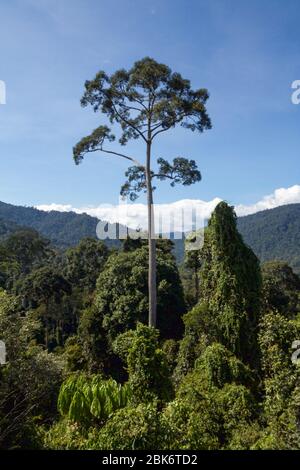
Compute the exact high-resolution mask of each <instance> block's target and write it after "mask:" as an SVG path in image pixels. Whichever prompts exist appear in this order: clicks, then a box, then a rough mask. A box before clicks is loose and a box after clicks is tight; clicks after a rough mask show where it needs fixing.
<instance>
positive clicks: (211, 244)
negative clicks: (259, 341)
mask: <svg viewBox="0 0 300 470" xmlns="http://www.w3.org/2000/svg"><path fill="white" fill-rule="evenodd" d="M202 263H203V265H202V269H201V282H200V290H201V299H202V302H203V303H204V304H206V305H207V309H208V314H209V318H210V322H209V323H210V330H211V332H214V334H216V335H217V338H216V339H217V340H218V341H220V342H221V343H222V344H224V345H225V346H226V347H227V348H228V349H229V350H230V351H232V352H233V353H234V354H236V355H237V356H239V357H240V358H242V359H243V360H244V361H245V362H246V363H251V364H254V363H255V361H256V357H255V356H257V345H256V335H257V325H258V321H259V312H260V298H261V273H260V266H259V261H258V259H257V257H256V256H255V254H254V253H253V252H252V251H251V249H250V248H248V247H247V246H246V245H245V244H244V242H243V239H242V237H241V235H240V234H239V232H238V230H237V227H236V215H235V213H234V210H233V208H232V207H230V206H228V205H227V204H226V203H225V202H220V203H219V204H218V205H217V207H216V209H215V210H214V212H213V214H212V216H211V219H210V221H209V224H208V227H207V229H206V232H205V236H204V246H203V249H202Z"/></svg>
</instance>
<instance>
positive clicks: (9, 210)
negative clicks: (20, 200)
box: [0, 202, 118, 249]
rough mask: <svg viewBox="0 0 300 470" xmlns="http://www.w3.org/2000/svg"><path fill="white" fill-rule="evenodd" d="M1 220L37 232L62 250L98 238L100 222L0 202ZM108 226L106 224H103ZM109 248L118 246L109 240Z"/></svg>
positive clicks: (74, 215)
mask: <svg viewBox="0 0 300 470" xmlns="http://www.w3.org/2000/svg"><path fill="white" fill-rule="evenodd" d="M0 219H2V220H3V221H5V222H6V223H7V224H9V223H11V222H12V223H14V224H17V225H21V226H26V227H30V228H33V229H35V230H37V231H38V232H39V233H40V234H41V235H43V236H44V237H46V238H48V239H49V240H51V242H52V243H53V244H54V245H55V246H57V247H59V248H62V249H65V248H68V247H71V246H75V245H77V244H78V243H79V241H80V240H81V239H82V238H85V237H91V238H96V227H97V224H98V223H99V220H98V219H96V218H95V217H91V216H90V215H87V214H76V213H75V212H58V211H51V212H44V211H40V210H38V209H35V208H33V207H23V206H14V205H12V204H7V203H5V202H0ZM102 224H103V226H106V225H107V224H106V222H102ZM107 244H108V245H109V246H116V245H118V242H117V241H114V240H108V241H107Z"/></svg>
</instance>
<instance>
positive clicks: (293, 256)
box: [238, 204, 300, 273]
mask: <svg viewBox="0 0 300 470" xmlns="http://www.w3.org/2000/svg"><path fill="white" fill-rule="evenodd" d="M238 229H239V231H240V233H241V234H242V235H243V238H244V240H245V242H246V243H247V244H248V245H249V246H251V248H252V249H253V251H254V253H255V254H256V255H257V256H258V258H259V259H260V260H261V261H262V262H265V261H273V260H277V261H284V262H286V263H288V264H289V265H290V266H291V267H292V268H293V269H294V271H295V272H297V273H300V251H299V247H300V204H289V205H284V206H280V207H276V208H275V209H271V210H266V211H261V212H257V213H256V214H253V215H248V216H247V217H240V218H239V219H238Z"/></svg>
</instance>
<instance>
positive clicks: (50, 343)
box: [0, 203, 300, 450]
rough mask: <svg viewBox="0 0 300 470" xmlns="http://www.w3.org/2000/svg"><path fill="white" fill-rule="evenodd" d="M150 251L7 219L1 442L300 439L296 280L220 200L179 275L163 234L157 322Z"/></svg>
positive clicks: (184, 445)
mask: <svg viewBox="0 0 300 470" xmlns="http://www.w3.org/2000/svg"><path fill="white" fill-rule="evenodd" d="M18 222H19V223H20V222H21V221H20V220H18ZM147 250H148V247H147V244H146V243H145V242H144V241H140V240H137V241H130V240H126V241H125V242H124V243H123V246H122V247H121V249H120V250H115V249H114V248H111V249H110V248H108V247H107V246H105V245H104V243H103V242H100V241H97V240H95V239H93V238H85V239H83V240H81V242H80V243H79V244H78V245H77V246H76V247H72V248H68V249H67V250H66V251H65V252H61V251H57V249H56V248H55V247H53V246H52V245H51V244H50V243H49V241H47V240H46V239H44V238H42V237H41V236H40V235H39V234H38V233H37V232H36V231H34V230H32V229H25V228H23V229H21V228H20V229H18V230H17V231H16V232H14V233H11V234H9V230H8V232H7V234H6V237H5V238H4V239H3V241H2V242H1V243H0V332H1V339H2V340H4V341H5V343H6V347H7V355H8V357H7V359H8V362H7V364H6V365H4V366H1V368H0V383H1V387H0V448H5V449H7V448H10V449H11V448H31V449H32V448H41V449H112V450H115V449H300V432H299V425H300V421H299V416H300V409H299V403H300V402H299V397H300V382H299V379H300V365H298V364H296V363H295V362H293V361H292V354H293V348H292V344H293V342H294V341H295V340H300V321H299V320H300V317H299V312H300V302H299V296H300V280H299V277H298V276H297V275H296V274H295V273H294V272H293V270H292V269H291V268H290V267H289V266H288V265H287V264H286V263H284V262H279V261H273V262H269V263H266V264H265V265H263V266H262V268H261V267H260V264H259V262H258V259H257V258H256V256H255V254H254V253H253V252H252V251H251V249H250V248H248V247H247V245H245V243H244V241H243V239H242V237H241V235H240V234H239V233H238V231H237V220H236V217H235V214H234V211H233V209H232V208H231V207H229V206H228V205H227V204H226V203H220V204H219V205H218V206H217V208H216V209H215V211H214V213H213V214H212V217H211V220H210V222H209V224H208V227H207V229H206V232H205V242H204V246H203V248H202V249H201V250H199V251H195V252H194V253H193V254H192V256H191V255H190V254H189V255H188V256H187V257H186V260H185V263H184V265H183V266H182V267H181V269H180V272H179V270H178V267H177V264H176V262H175V258H174V255H173V252H172V243H171V242H170V241H166V240H160V241H158V243H157V274H158V311H159V315H158V319H159V323H158V326H157V329H154V328H153V327H148V326H147V307H148V305H147V304H148V291H147V255H148V253H147Z"/></svg>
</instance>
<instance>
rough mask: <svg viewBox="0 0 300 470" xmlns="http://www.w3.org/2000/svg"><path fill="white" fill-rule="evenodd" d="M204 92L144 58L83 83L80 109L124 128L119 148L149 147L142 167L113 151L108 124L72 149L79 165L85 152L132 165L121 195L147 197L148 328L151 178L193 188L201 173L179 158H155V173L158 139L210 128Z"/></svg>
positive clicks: (152, 291)
mask: <svg viewBox="0 0 300 470" xmlns="http://www.w3.org/2000/svg"><path fill="white" fill-rule="evenodd" d="M207 99H208V92H207V90H206V89H198V90H192V89H191V84H190V81H189V80H186V79H183V78H182V76H181V75H180V74H179V73H177V72H172V71H171V70H170V68H169V67H167V66H166V65H164V64H160V63H158V62H156V61H155V60H153V59H151V58H149V57H145V58H144V59H142V60H140V61H138V62H136V63H135V64H134V65H133V67H132V68H131V69H130V70H124V69H121V70H117V71H116V72H115V73H114V74H112V75H111V76H109V75H107V74H106V73H105V72H104V71H100V72H98V73H97V75H96V77H95V78H94V80H92V81H87V82H86V83H85V93H84V95H83V97H82V99H81V104H82V106H87V105H91V106H92V107H93V109H94V111H95V112H98V111H100V112H101V113H103V114H105V115H106V116H107V117H108V118H109V121H110V123H111V124H112V125H113V124H118V125H119V126H120V127H121V135H120V138H119V144H120V145H121V146H124V145H126V144H127V143H128V142H129V141H130V140H132V139H141V140H142V141H143V143H144V144H145V154H146V158H145V161H144V164H142V163H140V162H139V161H138V160H136V159H135V158H134V157H133V156H132V155H127V154H126V155H125V154H124V153H123V152H121V151H120V150H116V149H114V148H111V146H110V145H108V144H111V143H112V142H114V141H115V135H114V134H113V133H112V131H111V129H110V128H109V127H108V126H107V125H101V126H99V127H98V128H97V129H95V130H94V131H93V132H92V133H91V134H90V135H89V136H87V137H84V138H83V139H82V140H81V141H80V142H79V143H78V144H77V145H76V146H75V147H74V149H73V153H74V160H75V163H76V164H79V163H80V162H81V161H82V160H83V158H84V156H85V154H87V153H89V152H97V151H101V152H104V153H106V154H109V155H114V156H118V157H121V158H125V159H126V160H128V161H130V162H132V163H133V164H134V166H131V167H130V168H129V169H128V171H127V172H126V177H127V178H128V180H127V181H126V183H125V184H124V185H123V187H122V189H121V194H122V195H124V196H125V195H127V196H129V197H130V199H131V200H135V199H136V197H137V193H139V192H140V191H144V192H145V193H146V194H147V205H148V238H149V325H150V326H155V325H156V255H155V250H156V248H155V227H154V213H153V190H154V187H153V183H152V182H153V179H154V178H157V179H159V180H165V179H166V178H168V179H169V180H170V181H171V186H174V185H175V184H176V183H182V184H184V185H190V184H192V183H195V182H197V181H200V179H201V174H200V172H199V171H198V169H197V165H196V162H195V161H194V160H188V159H186V158H182V157H177V158H175V159H174V160H173V162H172V163H169V162H168V161H166V160H165V159H163V158H159V159H158V160H157V171H155V172H154V171H153V169H152V146H153V142H154V139H155V138H156V137H157V136H158V135H160V134H161V133H163V132H167V131H168V130H170V129H172V128H174V127H175V126H176V125H177V124H180V125H181V126H182V127H184V128H186V129H190V130H192V131H195V130H196V131H199V132H203V131H204V130H205V129H210V128H211V122H210V118H209V116H208V114H207V111H206V107H205V104H206V101H207Z"/></svg>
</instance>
